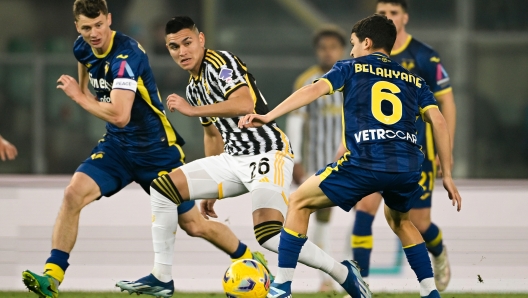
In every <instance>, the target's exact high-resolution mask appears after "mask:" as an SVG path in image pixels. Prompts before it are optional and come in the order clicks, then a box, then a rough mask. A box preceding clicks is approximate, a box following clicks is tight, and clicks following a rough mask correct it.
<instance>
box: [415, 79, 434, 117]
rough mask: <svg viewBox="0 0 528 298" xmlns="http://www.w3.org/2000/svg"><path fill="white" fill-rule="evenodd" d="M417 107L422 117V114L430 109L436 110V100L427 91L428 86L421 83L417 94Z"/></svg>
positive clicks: (429, 91)
mask: <svg viewBox="0 0 528 298" xmlns="http://www.w3.org/2000/svg"><path fill="white" fill-rule="evenodd" d="M418 107H419V108H420V114H421V115H422V117H423V113H425V112H426V111H427V110H429V109H431V108H438V104H437V103H436V99H435V97H434V95H433V93H432V92H431V90H430V89H429V86H427V84H426V83H425V82H423V81H422V87H421V88H420V91H419V93H418Z"/></svg>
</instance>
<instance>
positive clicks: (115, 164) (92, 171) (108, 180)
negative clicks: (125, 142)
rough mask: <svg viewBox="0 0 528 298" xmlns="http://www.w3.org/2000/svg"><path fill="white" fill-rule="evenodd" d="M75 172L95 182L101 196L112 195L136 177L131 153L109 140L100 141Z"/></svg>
mask: <svg viewBox="0 0 528 298" xmlns="http://www.w3.org/2000/svg"><path fill="white" fill-rule="evenodd" d="M75 172H76V173H84V174H85V175H86V176H88V177H90V178H91V180H93V181H94V182H95V184H96V185H97V186H98V188H99V197H100V196H105V197H110V196H112V195H113V194H115V193H117V192H118V191H120V190H121V189H123V188H124V187H125V186H127V185H128V184H130V183H131V182H132V181H133V179H134V178H133V175H132V172H133V165H132V162H131V157H130V154H129V153H128V152H126V151H124V150H123V149H122V148H121V147H120V146H119V145H117V144H114V143H112V142H108V141H104V142H101V143H99V144H98V145H97V146H96V147H95V148H94V149H93V150H92V153H91V155H90V157H88V158H87V159H86V160H84V161H83V162H82V163H81V165H80V166H79V167H78V168H77V170H76V171H75ZM79 177H82V176H81V175H79Z"/></svg>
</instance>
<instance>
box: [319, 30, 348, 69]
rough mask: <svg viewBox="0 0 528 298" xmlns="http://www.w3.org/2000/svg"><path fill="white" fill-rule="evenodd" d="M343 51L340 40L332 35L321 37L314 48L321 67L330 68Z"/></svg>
mask: <svg viewBox="0 0 528 298" xmlns="http://www.w3.org/2000/svg"><path fill="white" fill-rule="evenodd" d="M344 51H345V49H344V47H343V46H342V45H341V42H340V41H339V40H338V39H337V38H336V37H334V36H326V37H322V38H321V39H319V42H318V43H317V46H316V48H315V53H316V54H317V60H318V61H319V65H320V66H321V67H322V68H323V69H330V68H332V66H333V65H334V64H335V63H336V62H337V61H338V60H339V59H341V58H342V57H343V54H344Z"/></svg>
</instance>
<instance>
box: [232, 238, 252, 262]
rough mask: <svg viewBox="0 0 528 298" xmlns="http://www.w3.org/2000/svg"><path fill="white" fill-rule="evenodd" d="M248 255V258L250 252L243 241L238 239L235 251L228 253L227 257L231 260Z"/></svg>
mask: <svg viewBox="0 0 528 298" xmlns="http://www.w3.org/2000/svg"><path fill="white" fill-rule="evenodd" d="M248 254H249V255H248ZM248 256H249V258H248V259H251V252H249V249H248V247H247V245H245V244H244V243H242V242H240V241H239V242H238V247H237V249H236V250H235V252H234V253H232V254H230V255H229V257H231V259H232V260H238V259H241V258H242V257H248Z"/></svg>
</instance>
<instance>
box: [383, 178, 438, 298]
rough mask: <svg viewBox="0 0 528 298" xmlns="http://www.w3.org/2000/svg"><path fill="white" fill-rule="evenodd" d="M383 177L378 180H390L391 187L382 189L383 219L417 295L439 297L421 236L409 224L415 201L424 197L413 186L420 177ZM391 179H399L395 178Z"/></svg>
mask: <svg viewBox="0 0 528 298" xmlns="http://www.w3.org/2000/svg"><path fill="white" fill-rule="evenodd" d="M382 175H385V176H384V177H382V178H381V179H380V180H382V181H388V180H392V181H393V182H392V185H390V186H389V187H388V188H389V189H385V190H384V192H383V198H384V199H385V203H386V205H385V218H386V220H387V223H388V224H389V226H390V227H391V229H392V230H393V231H394V233H395V234H396V235H397V236H398V238H400V241H401V243H402V246H403V251H404V252H405V255H406V257H407V261H408V262H409V265H410V266H411V268H412V269H413V271H414V273H415V274H416V277H417V279H418V282H419V283H420V295H421V296H422V297H430V298H435V297H440V295H439V294H438V291H437V290H436V286H435V282H434V274H433V268H432V267H431V260H430V259H429V255H428V253H427V248H426V245H425V242H424V240H423V238H422V235H421V234H420V232H419V231H418V229H417V228H416V227H415V226H414V224H413V223H412V222H411V218H410V213H409V210H410V207H411V206H412V204H413V202H414V201H415V200H419V198H420V196H421V195H422V193H423V189H422V188H421V186H420V185H419V184H418V183H416V182H417V181H418V178H419V173H401V174H390V173H384V174H380V176H382ZM390 175H392V176H394V175H398V176H399V177H397V178H394V177H391V176H390Z"/></svg>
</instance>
